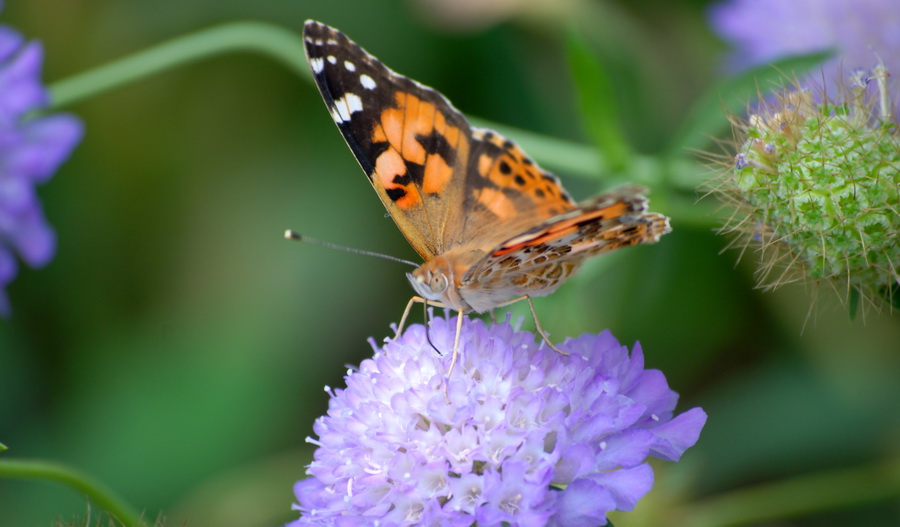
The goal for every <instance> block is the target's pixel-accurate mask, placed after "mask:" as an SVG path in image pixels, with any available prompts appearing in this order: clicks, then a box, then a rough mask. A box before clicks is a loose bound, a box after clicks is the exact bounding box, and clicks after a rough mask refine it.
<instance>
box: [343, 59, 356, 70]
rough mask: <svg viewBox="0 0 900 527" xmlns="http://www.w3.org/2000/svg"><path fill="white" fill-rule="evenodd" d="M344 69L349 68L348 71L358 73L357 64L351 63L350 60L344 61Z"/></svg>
mask: <svg viewBox="0 0 900 527" xmlns="http://www.w3.org/2000/svg"><path fill="white" fill-rule="evenodd" d="M344 67H345V68H347V71H356V64H354V63H352V62H350V61H349V60H345V61H344Z"/></svg>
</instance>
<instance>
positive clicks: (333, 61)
mask: <svg viewBox="0 0 900 527" xmlns="http://www.w3.org/2000/svg"><path fill="white" fill-rule="evenodd" d="M328 63H329V64H337V59H336V58H334V55H328Z"/></svg>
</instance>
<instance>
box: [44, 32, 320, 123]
mask: <svg viewBox="0 0 900 527" xmlns="http://www.w3.org/2000/svg"><path fill="white" fill-rule="evenodd" d="M232 51H256V52H260V53H262V54H264V55H270V56H272V57H274V58H275V59H276V60H279V61H280V62H282V63H283V64H284V65H286V66H287V67H288V68H289V69H291V70H293V71H294V72H296V73H299V74H301V75H305V76H306V77H309V76H310V75H309V68H308V67H307V66H306V58H305V57H304V56H303V41H302V39H301V38H300V36H299V35H298V34H296V33H295V32H292V31H289V30H287V29H284V28H282V27H279V26H276V25H273V24H265V23H262V22H233V23H230V24H225V25H222V26H218V27H213V28H209V29H204V30H201V31H198V32H196V33H191V34H189V35H185V36H181V37H177V38H174V39H172V40H170V41H168V42H163V43H162V44H158V45H156V46H153V47H151V48H148V49H146V50H144V51H140V52H138V53H135V54H133V55H130V56H127V57H124V58H121V59H119V60H115V61H113V62H110V63H109V64H105V65H103V66H100V67H97V68H94V69H91V70H88V71H85V72H83V73H79V74H77V75H74V76H72V77H69V78H68V79H63V80H61V81H58V82H55V83H53V84H52V85H51V86H50V101H51V103H50V106H51V108H54V109H56V108H60V107H62V106H68V105H70V104H74V103H76V102H79V101H82V100H84V99H87V98H88V97H93V96H95V95H98V94H100V93H103V92H105V91H108V90H111V89H114V88H118V87H121V86H124V85H126V84H130V83H132V82H135V81H138V80H140V79H143V78H145V77H149V76H151V75H154V74H156V73H160V72H162V71H166V70H169V69H172V68H174V67H177V66H183V65H185V64H188V63H191V62H195V61H198V60H200V59H205V58H208V57H211V56H215V55H219V54H223V53H229V52H232Z"/></svg>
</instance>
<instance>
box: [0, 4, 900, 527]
mask: <svg viewBox="0 0 900 527" xmlns="http://www.w3.org/2000/svg"><path fill="white" fill-rule="evenodd" d="M470 4H471V5H470ZM520 4H521V5H520ZM707 4H708V3H707V2H704V1H700V0H693V1H690V0H685V1H663V0H650V1H644V2H629V1H626V0H620V1H603V2H601V1H591V0H568V1H566V2H550V1H547V2H539V1H532V2H521V3H516V2H503V3H500V2H496V3H491V2H483V3H477V2H471V3H470V2H451V1H449V0H447V1H446V2H440V1H439V0H406V1H401V0H381V1H378V2H373V1H371V0H333V1H329V2H314V1H300V0H291V1H287V0H256V1H254V2H243V1H236V0H215V1H213V0H190V1H182V0H155V1H153V2H147V1H143V0H102V1H101V0H41V1H39V2H36V1H28V2H23V1H18V2H16V1H8V2H6V5H5V7H4V9H3V12H2V14H0V23H3V24H8V25H11V26H15V27H16V28H18V29H19V30H20V31H22V32H23V33H24V34H25V35H26V36H28V37H30V38H37V39H40V40H42V41H43V42H44V45H45V52H46V61H45V74H44V78H45V80H46V81H47V82H48V83H49V84H51V85H52V83H53V81H56V80H61V79H64V78H66V77H68V76H70V75H73V74H76V73H79V72H82V71H85V70H87V69H90V68H92V67H96V66H99V65H102V64H105V63H107V62H109V61H111V60H114V59H118V58H121V57H124V56H127V55H129V54H131V53H134V52H138V51H140V50H143V49H146V48H147V47H149V46H152V45H154V44H157V43H160V42H162V41H165V40H167V39H170V38H174V37H178V36H181V35H185V34H188V33H191V32H194V31H197V30H199V29H202V28H207V27H210V26H213V25H216V24H221V23H226V22H231V21H236V20H256V21H263V22H270V23H274V24H278V25H281V26H283V27H285V28H288V29H290V30H292V31H296V32H299V31H301V28H302V23H303V21H304V20H305V19H307V18H315V19H318V20H321V21H323V22H326V23H328V24H330V25H334V26H336V27H338V28H339V29H341V30H343V31H344V32H346V33H347V34H349V35H350V36H351V38H353V39H354V40H356V41H357V42H359V43H361V44H362V45H363V46H364V47H366V48H367V49H368V50H369V51H371V52H372V53H374V54H375V55H376V56H378V57H379V58H381V59H382V60H383V61H385V62H386V63H387V64H388V65H389V66H390V67H392V68H393V69H395V70H397V71H400V72H402V73H404V74H406V75H409V76H411V77H413V78H415V79H417V80H420V81H421V82H423V83H425V84H428V85H431V86H434V87H436V88H438V89H439V90H441V91H442V92H443V93H445V94H446V95H447V96H448V97H449V98H450V99H451V100H452V101H453V102H454V104H455V105H456V106H457V107H458V108H460V109H462V110H463V111H464V112H466V113H467V114H469V115H474V116H478V117H482V118H485V119H489V120H491V121H495V122H500V123H504V124H507V125H512V126H516V127H521V128H524V129H528V130H532V131H536V132H540V133H542V134H547V135H549V136H553V137H556V138H560V139H565V140H569V141H573V142H577V143H581V144H588V143H589V142H590V139H589V137H588V135H587V133H586V132H585V129H584V126H583V122H584V121H583V119H582V118H581V116H579V110H578V106H577V104H576V97H575V95H574V93H575V92H574V88H573V85H572V81H571V77H570V73H569V70H568V66H567V62H566V59H565V49H564V35H565V34H566V31H569V30H571V29H573V28H574V29H575V30H577V31H578V32H580V33H581V34H582V35H583V36H584V38H585V39H586V41H587V42H588V43H589V45H590V47H591V50H592V51H593V52H594V53H596V55H597V57H598V58H599V60H601V61H602V63H603V64H604V65H605V66H606V68H607V69H608V71H610V72H611V74H612V76H613V79H614V82H615V91H616V96H617V97H618V99H619V100H620V105H619V111H620V117H621V121H622V123H623V130H624V133H625V134H626V136H627V138H628V140H629V141H630V142H631V143H632V144H633V145H634V146H635V148H636V149H638V150H639V151H641V152H643V153H645V154H653V153H654V152H657V151H659V150H660V149H662V148H663V147H664V146H665V145H666V143H667V141H668V139H669V138H670V137H671V136H672V135H673V134H674V133H675V132H676V131H677V130H678V129H679V126H681V124H682V121H683V119H684V118H685V117H686V115H688V112H689V109H690V107H691V105H692V104H693V103H694V101H696V100H697V98H698V97H699V96H700V95H701V94H703V93H705V92H707V91H708V90H709V89H710V88H711V87H712V86H714V85H716V83H717V82H719V81H720V80H721V79H722V78H723V77H724V75H726V72H725V68H724V67H723V57H724V54H725V53H726V51H727V48H726V46H725V44H723V43H722V42H721V41H719V40H718V39H717V38H716V37H715V36H714V34H713V33H712V32H711V30H710V29H709V27H708V24H707V20H706V18H705V9H706V7H707ZM504 5H505V6H506V7H504ZM467 6H468V7H471V8H472V9H473V10H474V11H473V13H474V14H467V13H466V12H465V11H464V9H467ZM479 6H481V7H480V8H479ZM479 9H487V11H479ZM297 53H298V54H302V53H303V52H302V50H301V49H299V48H298V49H297ZM0 95H2V94H0ZM63 110H65V111H68V112H72V113H74V114H76V115H78V116H79V117H80V118H81V119H83V121H84V122H85V125H86V135H85V138H84V140H83V142H82V144H81V145H80V146H79V147H78V148H77V149H76V151H75V153H74V155H73V156H72V158H71V160H70V161H69V162H68V163H67V164H66V165H64V166H63V168H62V169H61V170H60V171H59V173H58V174H57V175H56V177H55V178H54V179H53V180H52V181H51V182H50V183H49V184H47V185H45V186H43V187H42V188H41V190H40V193H41V196H42V198H43V200H44V207H45V211H46V215H47V217H48V218H49V221H50V222H51V223H52V224H53V225H54V227H55V229H56V232H57V235H58V240H59V244H58V252H57V256H56V258H55V260H54V261H53V262H52V263H51V264H50V265H49V266H48V267H46V268H44V269H41V270H32V269H23V270H22V272H21V273H20V276H19V277H18V278H17V279H16V280H15V282H14V283H13V284H12V285H11V286H10V287H9V288H8V292H9V295H10V296H11V300H12V303H13V310H14V313H13V316H12V317H11V318H10V319H8V320H5V321H0V442H3V443H4V444H6V445H7V446H8V447H10V449H11V450H10V452H7V453H4V454H0V455H3V456H9V457H13V458H41V459H52V460H57V461H62V462H65V463H68V464H71V465H73V466H75V467H78V468H80V469H82V470H84V471H86V472H88V473H90V474H92V475H94V476H96V477H98V478H99V479H101V480H102V481H104V482H106V483H107V484H108V485H109V486H111V487H112V488H114V489H116V490H117V491H119V492H120V493H122V494H123V495H124V496H125V497H126V498H127V499H128V500H129V501H130V502H131V503H132V504H134V505H135V506H136V507H138V508H139V509H142V510H145V511H146V515H147V517H149V518H155V517H156V515H157V514H159V513H160V512H163V513H164V514H165V515H166V516H167V517H168V518H169V520H170V523H169V524H170V525H190V526H192V527H203V526H212V525H215V526H219V527H227V526H232V525H233V526H244V527H248V526H249V527H252V526H271V525H280V524H283V523H284V522H286V521H289V520H291V519H292V518H294V514H295V513H292V511H291V510H290V505H291V503H292V502H293V501H294V498H293V494H292V488H291V487H292V483H293V482H294V481H296V480H297V479H301V478H302V477H303V474H304V465H305V464H306V463H308V462H309V460H310V456H311V452H312V450H311V448H310V445H308V444H307V443H306V442H305V438H306V436H308V435H310V434H311V433H312V423H313V420H314V419H315V417H316V416H318V415H320V414H322V413H323V412H324V411H325V409H326V405H327V395H326V393H325V392H324V391H323V387H324V386H325V385H329V386H334V387H340V386H342V385H343V380H342V376H343V375H344V374H345V372H346V365H347V364H351V365H352V364H358V363H359V362H360V361H361V360H362V359H364V358H365V357H367V356H368V355H369V354H370V353H371V348H370V346H369V344H368V343H367V342H366V340H367V339H368V338H369V337H373V338H374V339H375V340H378V341H380V340H381V339H383V338H384V337H386V336H389V335H392V331H391V329H390V327H389V326H390V324H392V323H395V322H397V320H398V319H399V316H400V314H401V311H402V309H403V307H404V306H405V303H406V301H407V300H408V298H409V296H410V294H411V289H410V288H409V286H408V284H407V282H406V278H405V277H404V273H405V272H406V269H405V268H404V267H403V266H400V265H397V264H394V263H391V262H386V261H381V260H376V259H372V258H366V257H361V256H356V255H350V254H344V253H339V252H335V251H330V250H327V249H323V248H321V247H316V246H313V245H307V244H296V243H290V242H287V241H285V240H284V239H283V238H282V233H283V231H284V230H285V229H286V228H293V229H296V230H298V231H300V232H303V233H305V234H308V235H311V236H315V237H317V238H321V239H325V240H329V241H333V242H336V243H341V244H344V245H349V246H352V247H358V248H361V249H370V250H376V251H380V252H384V253H388V254H392V255H396V256H399V257H405V258H411V259H414V258H415V254H414V252H413V251H412V250H411V249H410V248H409V246H408V244H407V243H406V242H405V240H404V239H403V237H402V236H401V234H400V233H399V231H398V230H397V229H396V227H395V226H394V224H393V222H392V221H391V220H390V219H389V218H386V217H385V213H384V208H383V207H382V205H381V204H380V202H379V201H378V200H377V199H376V197H375V194H374V193H373V192H372V190H371V189H370V188H369V185H368V184H367V183H366V182H365V178H364V177H363V175H362V173H361V171H360V169H359V168H358V166H357V164H356V161H355V160H354V159H353V157H352V155H351V154H350V152H349V151H348V149H347V148H346V146H345V145H344V143H343V140H342V139H341V137H340V135H339V133H338V131H337V130H336V129H335V127H334V125H333V124H332V123H331V121H330V118H329V116H328V113H327V111H325V108H324V105H323V104H322V102H321V100H320V99H319V95H318V93H317V92H316V90H315V87H314V86H313V85H312V83H311V82H310V81H309V78H308V77H302V76H298V75H297V74H296V73H294V72H292V71H290V70H289V69H287V68H285V67H284V66H283V65H282V64H280V63H278V62H276V61H273V60H271V59H270V58H269V57H265V56H261V55H254V54H250V53H236V54H228V55H223V56H219V57H215V58H211V59H208V60H204V61H200V62H198V63H195V64H192V65H190V66H189V67H182V68H178V69H173V70H171V71H167V72H165V73H162V74H160V75H157V76H154V77H152V78H149V79H146V80H143V81H141V82H138V83H135V84H133V85H129V86H125V87H122V88H119V89H116V90H113V91H110V92H107V93H104V94H102V95H99V96H97V97H94V98H91V99H89V100H86V101H83V102H80V103H78V104H75V105H73V106H71V107H67V108H64V109H63ZM513 139H516V138H515V137H513ZM705 148H706V149H707V150H710V151H713V152H720V151H721V150H720V147H719V146H717V145H716V144H715V142H714V141H709V142H708V144H706V145H705ZM699 157H700V156H698V155H697V153H695V152H684V153H683V156H682V157H681V161H685V162H689V163H698V165H697V174H698V176H697V177H698V180H699V179H702V178H703V177H705V175H706V174H707V172H706V169H704V168H702V167H701V166H700V165H699ZM540 160H541V159H540V158H538V161H539V162H540ZM547 168H549V169H551V170H555V169H556V167H553V166H549V165H548V166H547ZM555 171H557V172H558V173H559V175H560V176H561V178H562V179H563V181H564V183H565V184H566V185H567V187H568V188H569V189H570V190H571V191H572V193H573V194H574V195H575V196H576V197H577V198H585V197H587V196H589V195H590V194H592V193H595V192H597V191H598V190H600V189H602V188H604V187H607V186H610V185H612V184H614V183H616V182H615V181H608V180H604V179H603V178H602V177H595V178H585V177H584V176H582V175H579V174H567V173H566V172H565V171H559V170H555ZM601 176H602V174H601ZM653 192H654V194H653V196H654V197H655V199H654V200H652V201H651V203H652V204H653V209H654V210H658V211H659V212H663V213H667V214H670V215H671V216H672V218H673V225H674V232H673V233H672V234H670V235H668V236H666V237H665V238H664V239H663V240H662V242H661V243H659V244H657V245H655V246H648V247H639V248H635V249H629V250H627V251H623V252H622V253H621V254H616V255H612V256H609V257H607V258H603V259H600V260H598V261H596V262H593V263H591V264H590V265H589V266H587V267H586V269H585V270H584V271H583V272H582V273H581V274H580V275H579V276H578V277H577V278H576V279H574V280H571V282H570V283H569V284H567V285H566V286H564V287H563V288H562V289H561V290H560V291H559V292H557V293H556V294H554V295H553V296H551V297H548V298H544V299H539V300H537V301H536V306H537V310H538V313H539V314H540V316H541V319H542V322H543V325H544V327H545V328H546V329H547V330H548V331H550V332H551V333H552V335H553V336H554V338H557V339H562V338H563V337H564V336H576V335H579V334H581V333H585V332H591V333H598V332H600V331H601V330H603V329H605V328H610V329H611V330H612V331H613V333H614V334H615V335H616V336H617V337H618V338H619V339H620V340H621V341H622V342H624V343H629V344H630V343H632V342H634V341H637V340H639V341H640V342H641V344H642V346H643V348H644V353H645V355H646V362H647V364H648V366H649V367H654V368H659V369H662V370H663V371H664V372H665V374H666V376H667V378H668V379H669V383H670V385H671V386H672V387H673V389H675V390H676V391H678V392H679V393H681V394H682V403H681V405H680V408H681V409H682V410H683V409H687V408H690V407H693V406H702V407H703V408H704V409H705V410H706V411H707V412H708V414H709V421H708V424H707V425H706V428H705V430H704V432H703V434H702V435H701V438H700V442H699V443H698V445H697V446H696V447H695V448H693V449H691V450H690V451H688V453H687V455H686V456H685V458H684V460H683V461H682V462H680V463H679V464H677V465H674V464H659V465H658V483H657V488H655V489H654V490H653V491H652V492H651V493H650V495H648V497H647V498H646V499H645V500H644V501H642V502H641V503H640V504H639V506H638V511H637V512H635V513H634V514H632V515H630V516H629V515H624V516H620V517H619V518H620V519H619V520H618V521H617V525H653V524H655V525H662V524H663V523H648V522H658V521H660V520H659V518H660V515H661V513H663V512H665V511H675V512H677V511H682V512H684V511H686V510H689V506H690V505H692V504H697V503H702V502H703V500H709V499H714V498H715V497H717V496H721V495H724V494H726V493H730V492H735V491H739V490H740V489H744V488H749V487H750V486H753V485H767V484H771V483H773V482H779V481H792V480H794V479H795V478H798V477H802V476H809V477H818V475H820V474H823V473H827V472H828V471H833V470H843V469H853V468H863V469H864V468H866V467H871V466H873V465H878V464H882V465H884V467H885V470H886V471H887V473H888V474H890V473H891V472H890V469H891V467H895V468H894V472H893V474H894V476H893V483H891V479H890V477H889V478H887V479H888V482H887V483H886V484H885V488H888V489H889V488H890V485H894V486H895V487H894V488H896V486H897V483H896V482H897V477H896V473H897V470H896V467H897V466H898V461H897V460H898V459H900V447H898V445H900V404H898V403H900V382H898V381H897V379H898V378H900V319H898V314H897V313H893V314H891V313H883V314H880V315H879V314H877V313H874V312H872V311H869V312H868V313H866V314H865V315H866V316H865V317H862V316H858V317H857V318H856V319H855V320H852V321H851V320H850V318H849V316H848V314H847V310H846V308H845V307H843V306H841V305H840V303H838V302H835V301H829V299H830V298H833V297H834V295H833V294H832V293H831V291H824V292H821V293H820V294H819V297H820V300H821V301H820V302H817V303H816V304H815V307H813V308H812V309H811V308H810V303H811V298H812V296H813V295H814V292H813V291H812V290H811V288H809V287H804V286H801V285H796V286H787V287H784V288H782V289H780V290H779V291H777V292H775V293H765V294H764V293H760V292H759V291H757V290H755V289H754V284H755V280H754V277H753V270H754V266H753V265H752V262H750V260H752V258H745V259H744V260H743V261H742V262H741V263H739V264H736V261H737V259H738V258H737V257H738V255H737V252H736V251H726V252H724V253H722V251H723V249H724V247H725V246H726V244H727V241H728V240H727V239H725V238H722V237H720V236H717V235H716V234H715V233H714V227H715V225H716V221H717V220H716V216H715V215H714V214H713V211H714V210H715V204H714V202H712V199H711V198H706V199H704V200H701V201H699V203H697V204H696V205H694V204H695V202H696V201H697V199H698V198H699V197H700V196H701V194H702V193H701V192H695V191H689V190H678V189H672V188H665V187H654V188H653ZM694 206H696V207H698V208H699V209H697V210H702V211H703V213H702V214H698V213H692V214H689V215H682V214H681V211H683V210H684V209H685V208H687V207H694ZM515 313H516V316H519V315H524V314H525V312H524V311H522V310H521V309H519V310H517V311H515ZM414 317H421V314H418V313H414ZM417 320H420V318H418V319H417ZM524 326H525V327H526V328H530V327H531V321H530V319H529V318H527V317H526V319H525V322H524ZM832 490H834V489H832ZM847 490H850V489H847ZM888 496H890V492H888ZM894 496H895V497H896V493H895V494H894ZM87 513H88V505H87V504H86V503H85V500H84V499H83V498H82V497H81V496H79V495H77V494H76V493H74V492H73V491H71V490H70V489H67V488H64V487H61V486H59V485H56V484H53V483H47V482H35V481H11V480H4V481H0V525H2V526H7V525H9V526H45V525H52V523H53V521H54V520H55V519H56V518H59V517H62V518H64V519H69V520H71V519H72V518H73V517H76V516H81V517H83V516H85V515H86V514H87ZM94 514H95V515H96V511H94ZM661 517H662V518H664V519H665V521H666V522H668V524H671V525H679V524H680V523H679V521H678V515H677V514H676V513H672V514H662V515H661ZM648 518H656V520H651V519H648ZM641 522H643V523H641ZM897 524H900V506H898V505H897V501H896V500H890V499H885V497H884V496H883V495H882V496H880V497H878V496H874V497H873V499H872V500H871V501H870V502H869V503H865V504H858V505H855V506H852V507H846V508H840V509H837V510H819V511H816V510H813V511H811V512H809V513H808V514H806V515H804V516H802V517H797V518H790V519H783V520H779V521H777V522H773V523H768V524H766V525H789V526H807V525H809V526H812V525H816V526H830V525H835V526H837V525H874V526H881V525H884V526H888V525H897Z"/></svg>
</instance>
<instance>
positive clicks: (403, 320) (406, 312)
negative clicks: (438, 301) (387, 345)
mask: <svg viewBox="0 0 900 527" xmlns="http://www.w3.org/2000/svg"><path fill="white" fill-rule="evenodd" d="M418 303H422V304H426V305H427V304H428V300H425V299H424V298H422V297H421V296H414V297H412V298H410V299H409V302H408V303H407V304H406V309H404V310H403V316H401V317H400V323H399V324H397V332H396V333H394V339H396V338H397V337H399V336H400V334H401V333H403V328H404V326H406V319H407V317H409V312H410V311H412V307H413V304H418ZM427 322H428V321H426V323H427Z"/></svg>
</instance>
